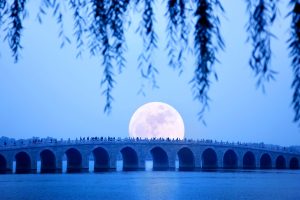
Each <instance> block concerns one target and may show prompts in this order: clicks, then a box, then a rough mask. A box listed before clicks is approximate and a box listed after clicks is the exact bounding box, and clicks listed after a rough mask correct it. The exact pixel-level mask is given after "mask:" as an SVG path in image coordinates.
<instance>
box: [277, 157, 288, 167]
mask: <svg viewBox="0 0 300 200" xmlns="http://www.w3.org/2000/svg"><path fill="white" fill-rule="evenodd" d="M276 169H286V161H285V158H284V157H283V156H278V157H277V158H276Z"/></svg>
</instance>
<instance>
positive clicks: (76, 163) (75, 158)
mask: <svg viewBox="0 0 300 200" xmlns="http://www.w3.org/2000/svg"><path fill="white" fill-rule="evenodd" d="M65 154H66V156H67V173H77V172H81V170H82V155H81V153H80V151H79V150H78V149H76V148H69V149H68V150H66V151H65Z"/></svg>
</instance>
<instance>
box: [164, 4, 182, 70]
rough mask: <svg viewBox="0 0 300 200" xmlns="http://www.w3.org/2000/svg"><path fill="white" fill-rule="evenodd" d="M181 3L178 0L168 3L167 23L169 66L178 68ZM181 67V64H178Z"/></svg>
mask: <svg viewBox="0 0 300 200" xmlns="http://www.w3.org/2000/svg"><path fill="white" fill-rule="evenodd" d="M179 13H180V10H179V3H178V0H169V1H168V4H167V13H166V15H167V16H168V19H169V21H168V25H167V37H168V38H167V39H168V43H167V50H168V56H169V66H171V67H173V68H174V69H176V68H177V66H178V63H177V61H176V52H177V48H176V47H177V42H178V34H177V33H178V32H177V31H178V21H179ZM178 67H179V66H178Z"/></svg>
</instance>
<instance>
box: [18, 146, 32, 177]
mask: <svg viewBox="0 0 300 200" xmlns="http://www.w3.org/2000/svg"><path fill="white" fill-rule="evenodd" d="M15 160H16V174H27V173H30V172H31V159H30V157H29V155H28V154H27V153H26V152H23V151H21V152H19V153H17V154H16V156H15Z"/></svg>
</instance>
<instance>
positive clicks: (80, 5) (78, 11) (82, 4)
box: [69, 0, 87, 58]
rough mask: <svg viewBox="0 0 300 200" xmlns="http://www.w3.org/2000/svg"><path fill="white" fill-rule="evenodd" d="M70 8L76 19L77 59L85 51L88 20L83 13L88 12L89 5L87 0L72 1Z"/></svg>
mask: <svg viewBox="0 0 300 200" xmlns="http://www.w3.org/2000/svg"><path fill="white" fill-rule="evenodd" d="M69 3H70V7H71V9H72V10H73V19H74V36H75V40H76V49H77V54H76V57H77V58H78V57H80V56H81V55H82V52H83V50H84V39H83V36H84V33H85V32H86V29H87V20H85V18H84V16H83V14H82V13H83V12H84V11H87V8H86V7H87V3H86V1H85V0H70V2H69Z"/></svg>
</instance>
